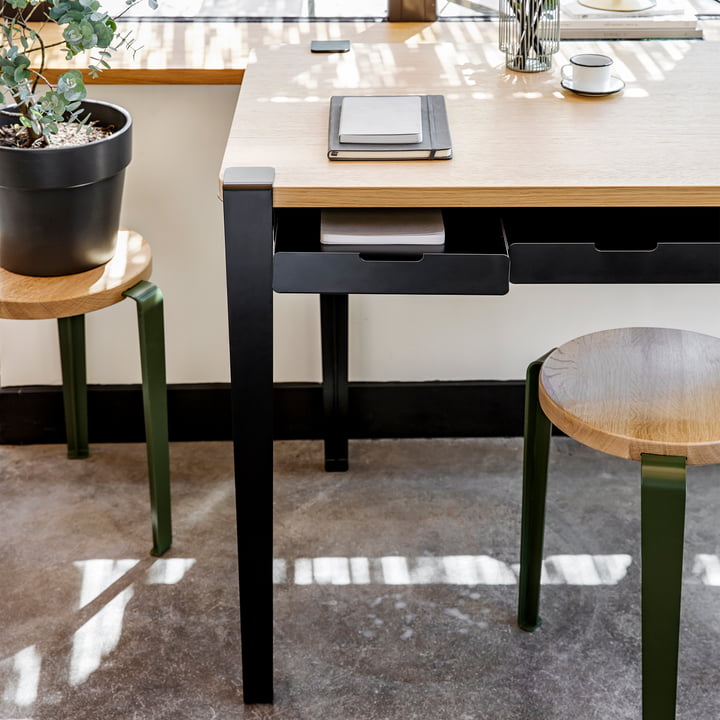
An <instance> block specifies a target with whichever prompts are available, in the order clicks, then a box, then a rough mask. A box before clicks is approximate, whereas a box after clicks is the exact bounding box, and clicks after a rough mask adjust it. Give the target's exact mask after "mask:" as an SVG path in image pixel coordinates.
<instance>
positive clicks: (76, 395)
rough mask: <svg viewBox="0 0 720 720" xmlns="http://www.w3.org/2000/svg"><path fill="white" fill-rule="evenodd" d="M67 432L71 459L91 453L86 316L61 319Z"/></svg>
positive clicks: (61, 352) (60, 333) (59, 327)
mask: <svg viewBox="0 0 720 720" xmlns="http://www.w3.org/2000/svg"><path fill="white" fill-rule="evenodd" d="M58 335H59V337H60V365H61V367H62V378H63V405H64V408H65V432H66V435H67V446H68V449H67V455H68V457H69V458H73V459H74V458H86V457H87V456H88V417H87V375H86V369H85V316H84V315H75V316H73V317H64V318H58Z"/></svg>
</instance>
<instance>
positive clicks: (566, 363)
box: [518, 328, 720, 720]
mask: <svg viewBox="0 0 720 720" xmlns="http://www.w3.org/2000/svg"><path fill="white" fill-rule="evenodd" d="M551 423H552V424H554V425H556V426H557V427H558V428H560V429H561V430H562V431H563V432H565V433H567V434H568V435H569V436H570V437H572V438H575V439H576V440H578V441H579V442H581V443H583V444H585V445H588V446H589V447H592V448H595V449H596V450H600V451H602V452H604V453H608V454H610V455H616V456H618V457H622V458H629V459H632V460H639V461H640V463H641V534H642V548H641V573H642V575H641V583H642V599H641V615H642V707H643V718H644V720H671V719H672V718H674V717H675V701H676V689H677V667H678V641H679V629H680V597H681V592H682V558H683V542H684V528H685V466H686V463H687V464H689V465H707V464H711V463H717V462H720V339H718V338H714V337H710V336H708V335H701V334H699V333H694V332H685V331H682V330H667V329H661V328H625V329H618V330H607V331H604V332H597V333H592V334H590V335H585V336H583V337H579V338H576V339H575V340H571V341H570V342H568V343H566V344H565V345H563V346H561V347H559V348H557V349H556V350H554V351H552V352H551V353H549V354H548V355H547V356H545V357H544V358H541V359H540V360H537V361H536V362H534V363H532V364H531V365H530V366H529V367H528V373H527V384H526V394H525V450H524V470H523V507H522V539H521V551H520V597H519V606H518V624H519V625H520V627H521V628H522V629H523V630H529V631H532V630H534V629H535V628H537V627H538V626H539V624H540V617H539V615H538V608H539V600H540V572H541V567H542V554H543V548H542V545H543V530H544V522H545V520H544V516H545V491H546V485H547V469H548V453H549V449H550V432H551V429H552V425H551Z"/></svg>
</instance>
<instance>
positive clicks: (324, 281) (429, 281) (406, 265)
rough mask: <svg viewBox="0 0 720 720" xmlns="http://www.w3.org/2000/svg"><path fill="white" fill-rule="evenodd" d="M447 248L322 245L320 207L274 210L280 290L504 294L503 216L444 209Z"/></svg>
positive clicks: (506, 266) (276, 275)
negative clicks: (381, 250) (409, 250)
mask: <svg viewBox="0 0 720 720" xmlns="http://www.w3.org/2000/svg"><path fill="white" fill-rule="evenodd" d="M443 222H444V225H445V248H444V250H442V251H434V252H422V253H413V254H398V255H386V254H376V253H372V252H370V253H364V252H363V253H360V252H348V251H341V250H339V251H336V250H326V249H321V246H320V209H315V208H312V209H304V208H303V209H293V208H281V209H277V210H276V211H275V256H274V269H273V273H274V277H273V288H274V289H275V290H276V291H278V292H300V293H304V292H310V293H349V294H358V293H376V294H400V295H420V294H427V295H504V294H505V293H506V292H507V291H508V273H509V260H508V251H507V245H506V243H505V237H504V235H503V230H502V223H501V218H500V213H499V211H497V210H493V209H489V210H485V209H464V208H459V209H451V210H443Z"/></svg>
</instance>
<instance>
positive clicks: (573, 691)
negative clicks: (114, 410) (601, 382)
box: [0, 438, 720, 720]
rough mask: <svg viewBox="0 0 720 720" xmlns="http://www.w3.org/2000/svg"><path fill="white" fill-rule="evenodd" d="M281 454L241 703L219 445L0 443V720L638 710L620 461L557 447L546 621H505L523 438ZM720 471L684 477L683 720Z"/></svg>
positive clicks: (701, 684)
mask: <svg viewBox="0 0 720 720" xmlns="http://www.w3.org/2000/svg"><path fill="white" fill-rule="evenodd" d="M321 452H322V448H321V446H320V444H319V443H315V442H281V443H277V446H276V458H277V459H276V483H275V488H276V495H275V498H276V499H275V537H276V541H275V558H276V560H275V575H276V585H275V588H276V590H275V597H276V632H275V685H276V696H277V699H276V704H275V706H274V707H270V706H254V707H252V706H250V707H247V708H246V707H243V705H242V701H241V697H242V695H241V689H242V685H241V674H240V659H239V649H240V639H239V629H238V604H237V576H236V545H235V510H234V497H233V483H232V458H231V449H230V445H229V444H228V443H182V444H180V443H178V444H174V445H173V446H172V449H171V456H172V466H173V493H174V495H173V508H174V513H175V543H174V545H173V548H172V549H171V550H170V551H169V552H168V553H167V555H166V556H165V557H163V558H161V559H155V558H152V557H150V555H149V554H148V550H149V547H150V539H149V517H148V505H147V497H146V496H147V489H146V475H145V464H144V462H145V460H144V446H142V445H119V444H118V445H100V446H96V447H93V448H92V456H91V457H90V458H89V459H88V460H84V461H79V460H67V459H65V458H64V452H63V448H62V447H60V446H34V447H4V448H0V517H1V518H2V522H0V538H1V542H2V548H3V552H2V554H1V555H0V578H1V579H2V583H1V584H0V598H1V603H0V610H1V617H2V642H1V643H0V652H1V654H0V720H85V719H88V720H94V719H96V718H97V719H98V720H115V719H117V720H146V719H147V720H151V719H152V720H155V719H160V718H162V719H168V720H184V719H189V720H212V719H219V720H234V719H235V718H238V719H244V718H268V719H269V718H278V720H295V719H298V720H299V719H303V720H321V719H322V720H326V719H327V720H414V719H415V718H418V719H420V718H422V720H434V719H436V718H437V719H439V718H443V719H444V718H452V719H453V720H475V719H483V720H560V718H562V719H563V720H569V719H572V720H591V719H592V720H596V719H597V720H614V719H618V720H620V719H622V720H624V719H626V718H627V719H629V718H639V717H640V715H639V713H640V704H639V698H640V696H639V684H640V674H639V663H640V652H639V637H640V634H639V633H640V624H639V623H640V617H639V573H638V543H639V521H638V510H639V487H638V486H639V480H638V468H637V466H636V465H635V464H634V463H632V462H626V461H622V460H617V459H613V458H607V457H605V456H601V455H599V454H597V453H595V452H593V451H591V450H588V449H587V448H584V447H581V446H579V445H577V444H576V443H574V442H573V441H572V440H569V439H564V438H563V439H557V440H554V442H553V452H552V466H551V475H552V477H551V483H550V485H551V487H550V491H549V508H548V528H547V538H546V578H545V582H546V584H545V586H544V589H543V617H544V624H543V626H542V627H541V628H540V629H539V630H538V631H537V632H535V633H533V634H527V633H523V632H521V631H519V630H518V629H517V628H516V626H515V622H514V614H515V602H516V593H517V585H516V571H515V565H516V563H517V561H518V545H519V543H518V534H519V509H520V465H521V463H520V456H521V443H520V440H519V439H517V438H513V439H477V440H474V439H468V440H465V439H464V440H402V441H391V440H381V441H356V442H353V443H351V470H350V472H347V473H342V474H326V473H324V472H323V471H322V456H321ZM719 480H720V476H719V473H718V470H717V469H715V468H691V469H690V472H689V482H688V508H687V542H686V554H685V584H684V599H683V621H682V637H681V644H682V648H681V658H680V682H679V701H678V718H680V719H681V720H691V719H693V720H701V719H702V720H708V719H714V718H719V717H720V683H718V682H717V678H718V674H719V671H720V559H719V557H718V555H719V554H720V549H719V547H718V546H719V542H720V528H719V524H718V522H717V518H718V515H719V511H720V482H718V481H719Z"/></svg>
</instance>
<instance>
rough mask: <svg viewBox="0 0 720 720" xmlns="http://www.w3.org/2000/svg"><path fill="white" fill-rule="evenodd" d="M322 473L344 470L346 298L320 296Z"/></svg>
mask: <svg viewBox="0 0 720 720" xmlns="http://www.w3.org/2000/svg"><path fill="white" fill-rule="evenodd" d="M320 331H321V336H322V370H323V407H324V410H325V429H324V438H325V470H328V471H344V470H347V469H348V430H347V414H348V296H347V295H320Z"/></svg>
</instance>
